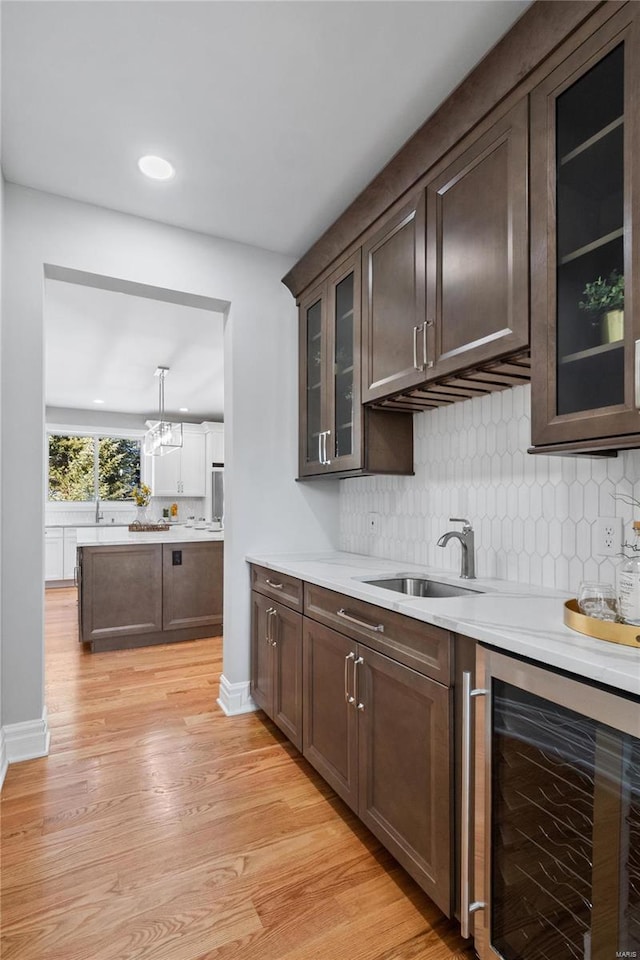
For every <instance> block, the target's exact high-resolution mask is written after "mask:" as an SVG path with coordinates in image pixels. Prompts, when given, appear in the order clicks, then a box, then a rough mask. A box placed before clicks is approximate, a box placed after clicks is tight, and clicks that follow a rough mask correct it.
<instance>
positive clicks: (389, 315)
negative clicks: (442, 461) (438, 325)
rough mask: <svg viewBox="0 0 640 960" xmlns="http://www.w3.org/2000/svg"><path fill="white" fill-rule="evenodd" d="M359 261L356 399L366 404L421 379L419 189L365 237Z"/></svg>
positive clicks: (422, 269) (422, 239)
mask: <svg viewBox="0 0 640 960" xmlns="http://www.w3.org/2000/svg"><path fill="white" fill-rule="evenodd" d="M362 264H363V277H364V283H363V299H362V304H363V315H362V322H363V380H362V400H363V402H365V403H366V402H367V401H371V400H380V399H382V398H383V397H387V396H390V395H391V394H393V393H397V392H398V391H400V390H404V389H407V388H409V387H412V386H415V385H417V384H419V383H421V382H422V381H423V380H424V379H425V372H424V366H423V365H422V362H421V361H422V340H421V336H422V335H421V334H420V336H418V335H417V333H416V330H415V328H416V327H418V326H420V325H422V324H423V323H424V320H425V301H424V284H425V197H424V192H422V191H421V192H420V193H419V194H418V195H417V196H416V197H415V198H414V200H413V201H412V202H411V203H410V204H408V205H407V206H406V207H404V208H403V209H402V210H401V211H399V212H398V213H396V214H395V215H394V216H393V217H391V218H390V219H389V220H388V221H387V222H386V223H385V224H384V225H383V226H382V227H381V229H380V230H379V231H378V232H377V233H376V234H375V235H374V236H373V237H372V238H371V239H370V240H369V241H367V243H366V244H365V245H364V248H363V251H362ZM416 338H417V339H416ZM418 340H419V341H420V342H419V343H418V342H417V341H418ZM416 349H417V355H416Z"/></svg>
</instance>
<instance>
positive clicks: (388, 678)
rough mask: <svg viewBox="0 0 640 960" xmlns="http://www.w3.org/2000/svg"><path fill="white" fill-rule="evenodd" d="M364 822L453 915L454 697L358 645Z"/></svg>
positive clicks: (359, 809) (360, 749) (440, 686)
mask: <svg viewBox="0 0 640 960" xmlns="http://www.w3.org/2000/svg"><path fill="white" fill-rule="evenodd" d="M357 692H358V701H359V708H358V766H359V804H358V812H359V815H360V819H361V820H362V821H363V823H365V824H366V825H367V826H368V827H369V829H370V830H371V832H372V833H373V834H375V836H376V837H378V839H379V840H380V841H381V842H382V843H383V844H384V845H385V847H387V849H388V850H389V851H390V852H391V853H392V854H393V855H394V856H395V858H396V859H397V860H398V861H399V862H400V863H401V864H402V866H403V867H404V868H405V869H406V870H407V871H408V873H410V874H411V876H412V877H414V879H415V880H416V881H417V882H418V883H419V884H420V886H421V887H422V889H423V890H425V891H426V892H427V893H428V894H429V896H430V897H431V899H432V900H434V902H435V903H437V905H438V906H439V907H440V909H441V910H442V911H443V912H444V913H446V914H447V915H448V916H451V912H452V889H451V887H452V878H451V859H452V839H451V837H452V833H451V756H450V750H451V747H450V735H451V724H450V718H451V711H452V705H451V691H450V689H449V688H448V687H445V686H443V685H442V684H440V683H436V682H435V681H434V680H430V679H429V678H428V677H424V676H422V674H419V673H416V671H415V670H411V669H409V667H405V666H403V665H402V664H399V663H396V662H395V661H394V660H390V659H389V658H388V657H385V656H382V655H381V654H379V653H376V652H375V651H373V650H370V649H368V648H366V647H363V646H359V647H358V689H357Z"/></svg>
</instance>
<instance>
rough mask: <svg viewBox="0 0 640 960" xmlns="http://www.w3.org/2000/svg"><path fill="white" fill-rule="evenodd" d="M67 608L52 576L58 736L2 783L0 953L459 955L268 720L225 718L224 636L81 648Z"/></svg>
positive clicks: (387, 958) (436, 920) (456, 943)
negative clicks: (221, 693) (104, 649)
mask: <svg viewBox="0 0 640 960" xmlns="http://www.w3.org/2000/svg"><path fill="white" fill-rule="evenodd" d="M76 619H77V609H76V600H75V591H74V590H71V589H62V590H55V591H54V590H49V591H47V594H46V629H47V641H46V654H47V658H46V664H47V675H46V679H47V688H46V702H47V705H48V710H49V724H50V729H51V734H52V742H51V754H50V756H49V757H47V758H43V759H39V760H34V761H30V762H28V763H23V764H15V765H13V766H12V767H10V769H9V772H8V774H7V778H6V782H5V786H4V789H3V792H2V796H1V798H0V821H1V828H2V851H1V852H2V861H1V862H2V872H1V877H0V894H1V899H2V903H1V906H2V941H1V947H0V954H1V955H2V958H3V960H335V958H337V957H340V956H344V955H347V954H348V956H349V958H350V960H471V958H472V956H473V952H472V950H471V949H470V947H469V946H468V944H465V943H464V942H463V941H462V940H461V939H460V937H459V935H458V932H457V929H456V925H455V924H454V923H452V922H450V921H447V920H446V918H445V917H444V916H443V915H442V914H441V913H440V911H439V910H438V909H437V908H436V907H435V906H434V905H433V904H432V903H431V901H430V900H429V899H428V898H427V897H426V896H425V895H424V894H423V893H422V891H421V890H419V888H418V887H417V886H416V885H415V884H414V883H413V881H412V880H411V879H410V878H409V877H408V875H407V874H406V873H405V872H404V871H403V870H402V869H401V868H400V867H399V866H398V864H397V863H396V862H395V861H394V860H393V858H392V857H391V856H390V855H389V854H388V853H387V852H386V851H385V850H384V849H383V848H382V847H381V846H380V844H379V843H378V841H377V840H376V839H375V838H374V837H373V836H372V835H371V834H370V833H369V831H368V830H367V829H366V828H365V827H363V826H362V824H361V823H360V822H359V820H358V819H357V818H356V817H355V816H354V814H353V813H352V812H351V811H350V810H349V809H348V808H347V807H346V806H345V805H344V804H343V803H342V802H341V801H340V800H339V799H338V798H337V797H336V796H335V795H334V794H333V793H332V791H331V790H330V788H329V787H327V785H326V783H325V782H324V781H323V780H322V779H321V778H320V777H319V776H318V775H317V774H316V772H315V771H314V770H313V769H312V768H311V767H309V766H308V764H307V763H306V762H305V761H304V760H303V759H302V758H301V756H300V755H299V754H298V753H297V751H296V750H295V749H294V748H293V747H292V746H291V744H290V743H289V742H288V741H287V740H286V739H285V738H284V737H283V736H282V734H281V733H280V732H279V731H278V730H277V729H276V728H275V727H274V725H273V724H272V723H271V722H270V721H268V720H267V719H266V718H264V716H263V715H262V714H246V715H243V716H240V717H236V718H232V719H231V718H227V717H225V716H224V714H223V712H222V711H221V709H220V707H219V706H218V705H217V703H216V697H217V694H218V682H219V676H220V673H221V670H222V649H221V639H220V638H209V639H206V640H198V641H193V642H186V643H180V644H166V645H158V646H154V647H147V648H144V647H142V648H139V649H135V650H119V651H113V652H109V653H100V654H91V653H88V651H87V650H85V649H84V648H83V647H82V645H80V644H79V643H78V641H77V626H76ZM347 947H348V949H347Z"/></svg>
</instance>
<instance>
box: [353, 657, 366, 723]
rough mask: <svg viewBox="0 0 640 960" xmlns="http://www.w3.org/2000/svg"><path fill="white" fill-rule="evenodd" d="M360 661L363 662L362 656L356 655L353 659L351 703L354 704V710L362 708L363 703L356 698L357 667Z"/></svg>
mask: <svg viewBox="0 0 640 960" xmlns="http://www.w3.org/2000/svg"><path fill="white" fill-rule="evenodd" d="M361 663H364V659H363V658H362V657H358V658H357V659H356V660H354V661H353V703H354V704H355V707H356V710H364V703H362V702H361V701H360V699H359V698H358V667H359V665H360V664H361Z"/></svg>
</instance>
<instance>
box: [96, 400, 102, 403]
mask: <svg viewBox="0 0 640 960" xmlns="http://www.w3.org/2000/svg"><path fill="white" fill-rule="evenodd" d="M93 402H94V403H104V400H94V401H93Z"/></svg>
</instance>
